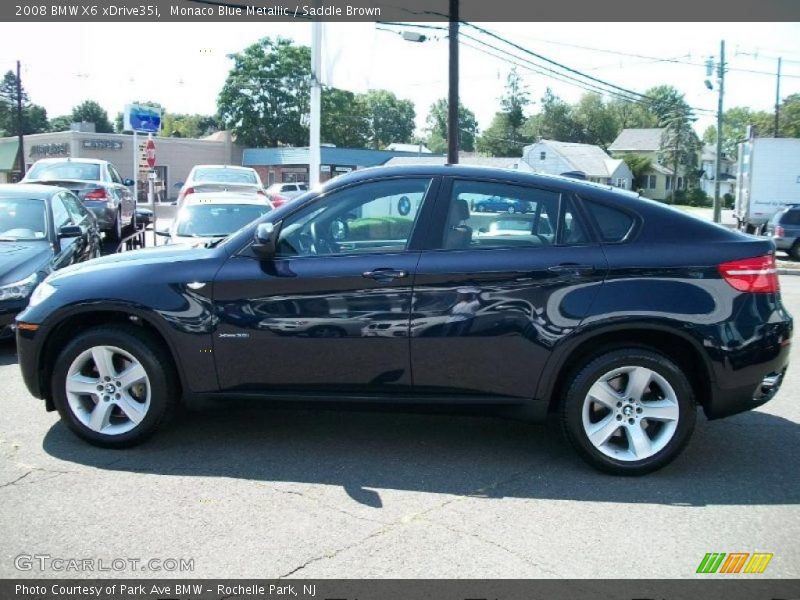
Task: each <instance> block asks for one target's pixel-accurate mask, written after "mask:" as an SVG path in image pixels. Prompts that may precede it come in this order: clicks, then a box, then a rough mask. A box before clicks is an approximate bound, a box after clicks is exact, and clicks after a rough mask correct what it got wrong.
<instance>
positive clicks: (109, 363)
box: [92, 346, 117, 378]
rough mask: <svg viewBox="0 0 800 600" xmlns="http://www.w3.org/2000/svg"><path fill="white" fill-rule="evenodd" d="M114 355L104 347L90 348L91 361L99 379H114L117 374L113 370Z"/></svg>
mask: <svg viewBox="0 0 800 600" xmlns="http://www.w3.org/2000/svg"><path fill="white" fill-rule="evenodd" d="M113 358H114V354H113V353H112V352H111V350H109V349H108V348H106V347H104V346H97V347H95V348H92V360H94V365H95V367H97V372H98V373H99V374H100V377H112V378H113V377H114V376H115V375H116V374H117V372H116V370H115V369H114V361H113V360H112V359H113Z"/></svg>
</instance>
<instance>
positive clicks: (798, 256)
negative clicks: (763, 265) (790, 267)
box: [789, 240, 800, 260]
mask: <svg viewBox="0 0 800 600" xmlns="http://www.w3.org/2000/svg"><path fill="white" fill-rule="evenodd" d="M789 256H790V257H791V259H792V260H800V240H795V242H794V244H792V247H791V248H789Z"/></svg>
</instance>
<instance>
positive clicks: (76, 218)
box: [60, 193, 89, 225]
mask: <svg viewBox="0 0 800 600" xmlns="http://www.w3.org/2000/svg"><path fill="white" fill-rule="evenodd" d="M60 197H61V199H62V200H63V201H64V206H66V208H67V212H68V213H69V215H70V217H71V219H72V222H73V223H74V224H75V225H80V224H82V223H83V222H84V220H85V219H87V218H88V216H89V213H88V211H87V210H86V209H85V208H84V207H83V204H81V201H80V200H78V199H77V198H76V197H75V196H73V195H72V194H67V193H64V194H60Z"/></svg>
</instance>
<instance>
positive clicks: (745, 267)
mask: <svg viewBox="0 0 800 600" xmlns="http://www.w3.org/2000/svg"><path fill="white" fill-rule="evenodd" d="M719 272H720V274H721V275H722V278H723V279H724V280H725V281H727V282H728V283H729V284H730V285H731V286H732V287H733V288H734V289H737V290H739V291H740V292H761V293H769V292H773V293H774V292H778V291H779V290H780V283H779V281H778V271H777V269H776V268H775V257H774V256H773V255H771V254H768V255H767V256H757V257H754V258H743V259H741V260H732V261H730V262H726V263H722V264H721V265H720V266H719Z"/></svg>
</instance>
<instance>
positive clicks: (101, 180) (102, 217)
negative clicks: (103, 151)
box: [20, 158, 136, 242]
mask: <svg viewBox="0 0 800 600" xmlns="http://www.w3.org/2000/svg"><path fill="white" fill-rule="evenodd" d="M20 183H40V184H47V185H57V186H59V187H63V188H66V189H68V190H70V191H71V192H73V193H75V194H76V195H77V196H78V198H80V199H81V201H82V202H83V204H84V205H85V206H86V208H88V209H89V210H90V211H92V213H94V216H95V218H96V219H97V223H98V225H99V226H100V229H101V230H102V231H103V232H104V233H105V234H106V236H107V237H108V238H109V239H110V240H111V241H113V242H118V241H119V240H120V238H121V237H122V230H123V229H124V228H125V227H127V226H133V225H134V224H135V222H136V218H135V211H136V202H135V200H134V198H133V193H132V192H131V190H130V186H132V185H133V180H132V179H123V178H122V176H121V175H120V174H119V171H118V170H117V168H116V167H115V166H114V165H113V164H112V163H110V162H108V161H106V160H97V159H94V158H43V159H41V160H37V161H36V162H35V163H33V166H32V167H31V168H30V170H29V171H28V172H27V173H26V174H25V177H23V179H22V181H21V182H20Z"/></svg>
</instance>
